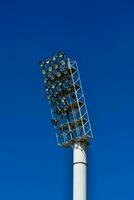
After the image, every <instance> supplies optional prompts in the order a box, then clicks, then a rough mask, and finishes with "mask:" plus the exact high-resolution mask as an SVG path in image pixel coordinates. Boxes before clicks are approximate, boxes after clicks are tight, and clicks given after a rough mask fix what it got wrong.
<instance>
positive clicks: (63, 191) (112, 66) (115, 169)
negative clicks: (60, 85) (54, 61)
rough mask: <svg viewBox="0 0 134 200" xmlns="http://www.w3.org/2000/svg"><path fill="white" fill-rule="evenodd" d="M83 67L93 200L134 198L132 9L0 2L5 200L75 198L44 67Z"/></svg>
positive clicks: (128, 5) (0, 193)
mask: <svg viewBox="0 0 134 200" xmlns="http://www.w3.org/2000/svg"><path fill="white" fill-rule="evenodd" d="M57 50H63V51H65V52H66V53H67V54H68V55H69V56H70V57H71V58H73V59H75V60H77V61H78V64H79V70H80V74H81V79H82V83H83V87H84V91H85V96H86V100H87V105H88V110H89V114H90V119H91V123H92V128H93V133H94V139H93V141H92V142H91V147H90V149H89V150H88V159H89V161H88V162H89V163H88V165H89V171H88V192H89V199H90V200H98V199H99V200H107V199H108V200H119V199H121V200H128V199H131V200H132V199H134V188H133V187H134V155H133V154H134V153H133V152H134V93H133V92H134V2H133V1H132V0H122V1H119V0H112V1H108V0H101V1H100V0H92V1H91V0H88V1H84V0H83V1H79V0H77V1H73V0H72V1H71V0H68V1H63V0H62V1H59V0H56V1H51V0H49V1H46V0H44V1H43V0H38V1H34V0H33V1H28V0H27V1H25V0H23V1H22V0H19V1H17V0H12V1H9V0H1V1H0V200H46V199H48V200H52V199H55V200H63V199H64V200H69V199H72V150H71V149H62V148H59V147H57V145H56V139H55V135H54V132H55V131H54V129H53V127H52V125H51V124H50V122H49V121H50V118H51V116H50V111H49V107H48V102H47V100H46V98H45V97H44V91H43V83H42V76H41V73H40V69H39V67H38V61H39V60H40V59H41V58H44V57H47V56H49V55H51V54H52V53H54V52H55V51H57Z"/></svg>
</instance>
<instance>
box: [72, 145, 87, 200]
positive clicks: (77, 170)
mask: <svg viewBox="0 0 134 200" xmlns="http://www.w3.org/2000/svg"><path fill="white" fill-rule="evenodd" d="M86 147H87V145H86V144H82V143H75V144H74V146H73V200H87V159H86Z"/></svg>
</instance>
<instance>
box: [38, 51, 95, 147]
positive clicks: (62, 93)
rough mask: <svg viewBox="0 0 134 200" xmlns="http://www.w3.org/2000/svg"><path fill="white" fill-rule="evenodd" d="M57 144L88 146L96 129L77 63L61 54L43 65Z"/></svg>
mask: <svg viewBox="0 0 134 200" xmlns="http://www.w3.org/2000/svg"><path fill="white" fill-rule="evenodd" d="M40 67H41V71H42V74H43V80H44V84H45V90H46V94H47V97H48V101H49V104H50V108H51V114H52V124H53V125H54V127H55V128H56V130H57V132H56V138H57V143H58V145H60V146H64V147H69V146H72V145H73V144H74V143H75V142H85V143H88V141H89V139H90V138H92V137H93V136H92V130H91V125H90V120H89V116H88V112H87V106H86V102H85V97H84V93H83V89H82V84H81V79H80V75H79V70H78V66H77V62H76V61H73V60H71V59H70V58H68V57H67V56H66V55H65V54H64V53H63V52H59V53H57V54H56V55H54V56H52V57H51V58H49V59H47V60H46V59H45V60H43V61H41V63H40Z"/></svg>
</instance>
